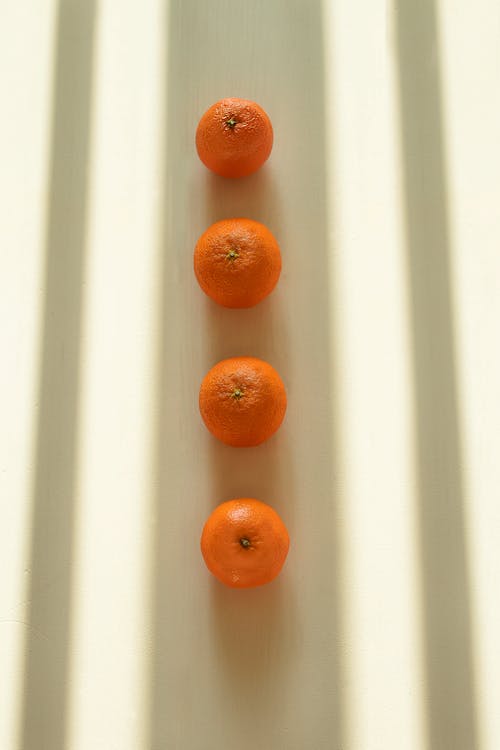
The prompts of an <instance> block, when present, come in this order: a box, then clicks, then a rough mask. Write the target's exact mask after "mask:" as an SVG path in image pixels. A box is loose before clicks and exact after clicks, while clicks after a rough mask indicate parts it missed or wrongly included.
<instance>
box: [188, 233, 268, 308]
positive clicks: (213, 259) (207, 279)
mask: <svg viewBox="0 0 500 750" xmlns="http://www.w3.org/2000/svg"><path fill="white" fill-rule="evenodd" d="M194 272H195V274H196V278H197V279H198V283H199V285H200V286H201V288H202V289H203V291H204V292H205V294H208V296H209V297H211V298H212V299H213V300H215V302H218V303H219V305H224V307H252V306H253V305H256V304H257V303H258V302H260V301H261V300H263V299H264V297H267V295H268V294H270V293H271V292H272V290H273V289H274V287H275V286H276V284H277V283H278V279H279V276H280V273H281V253H280V249H279V245H278V243H277V242H276V239H275V238H274V236H273V235H272V234H271V232H270V231H269V229H267V227H265V226H264V224H260V223H259V222H258V221H252V220H251V219H223V220H222V221H217V222H215V224H212V226H211V227H209V228H208V229H207V230H206V232H204V233H203V234H202V235H201V237H200V239H199V240H198V242H197V243H196V248H195V251H194Z"/></svg>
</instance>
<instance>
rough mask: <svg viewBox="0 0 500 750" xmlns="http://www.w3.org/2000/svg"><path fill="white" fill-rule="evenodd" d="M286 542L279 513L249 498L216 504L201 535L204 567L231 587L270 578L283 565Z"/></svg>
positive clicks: (251, 584)
mask: <svg viewBox="0 0 500 750" xmlns="http://www.w3.org/2000/svg"><path fill="white" fill-rule="evenodd" d="M289 546H290V540H289V537H288V532H287V530H286V527H285V525H284V523H283V521H282V520H281V518H280V517H279V515H278V514H277V513H276V511H275V510H273V508H271V507H270V506H269V505H266V504H265V503H262V502H261V501H260V500H254V499H253V498H239V499H237V500H229V501H228V502H226V503H222V504H221V505H219V506H218V507H217V508H216V509H215V510H214V511H213V513H212V514H211V515H210V516H209V518H208V519H207V522H206V523H205V526H204V528H203V533H202V535H201V551H202V554H203V558H204V560H205V563H206V565H207V568H208V569H209V570H210V572H211V573H213V574H214V576H216V577H217V578H218V579H219V580H220V581H221V582H222V583H225V584H226V585H227V586H231V587H233V588H249V587H251V586H261V585H262V584H264V583H269V581H272V580H273V579H274V578H276V576H277V575H278V573H279V572H280V570H281V568H282V567H283V564H284V562H285V559H286V556H287V554H288V548H289Z"/></svg>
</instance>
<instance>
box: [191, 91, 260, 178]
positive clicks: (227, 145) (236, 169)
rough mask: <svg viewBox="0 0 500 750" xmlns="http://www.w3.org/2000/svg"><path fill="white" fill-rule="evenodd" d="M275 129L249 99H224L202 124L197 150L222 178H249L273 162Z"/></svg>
mask: <svg viewBox="0 0 500 750" xmlns="http://www.w3.org/2000/svg"><path fill="white" fill-rule="evenodd" d="M272 147H273V126H272V125H271V120H270V119H269V117H268V116H267V115H266V113H265V112H264V110H263V109H262V107H259V105H258V104H255V102H251V101H248V99H236V98H231V99H221V100H220V101H218V102H216V103H215V104H213V105H212V106H211V107H210V108H209V109H207V111H206V112H205V114H204V115H203V117H202V118H201V120H200V122H199V123H198V128H197V130H196V148H197V150H198V156H199V157H200V159H201V160H202V162H203V164H205V166H206V167H208V168H209V169H211V170H212V172H215V173H216V174H219V175H222V177H246V175H249V174H252V172H255V171H257V169H259V167H261V166H262V165H263V164H264V162H265V161H266V160H267V159H268V158H269V154H270V153H271V149H272Z"/></svg>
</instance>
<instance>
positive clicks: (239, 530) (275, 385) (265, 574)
mask: <svg viewBox="0 0 500 750" xmlns="http://www.w3.org/2000/svg"><path fill="white" fill-rule="evenodd" d="M272 145H273V128H272V125H271V121H270V119H269V117H268V116H267V114H266V113H265V112H264V110H263V109H262V108H261V107H259V105H258V104H255V103H254V102H250V101H248V100H245V99H235V98H231V99H222V100H221V101H219V102H217V103H216V104H214V105H213V106H212V107H210V109H208V110H207V112H205V114H204V115H203V117H202V118H201V120H200V122H199V124H198V129H197V132H196V147H197V150H198V154H199V156H200V159H201V160H202V162H203V163H204V164H205V165H206V166H207V167H208V168H209V169H211V170H212V171H214V172H216V173H217V174H219V175H221V176H223V177H230V178H235V177H245V176H247V175H249V174H251V173H252V172H255V171H256V170H257V169H259V168H260V167H261V166H262V165H263V164H264V162H265V161H266V160H267V158H268V157H269V155H270V153H271V149H272ZM194 270H195V274H196V278H197V279H198V282H199V284H200V286H201V288H202V289H203V291H204V292H205V293H206V294H207V295H208V296H210V297H211V298H212V299H213V300H214V301H215V302H217V303H218V304H220V305H223V306H224V307H230V308H242V307H252V306H253V305H256V304H257V303H258V302H260V301H261V300H263V299H264V298H265V297H266V296H267V295H268V294H270V292H272V290H273V289H274V287H275V286H276V284H277V282H278V279H279V276H280V273H281V253H280V249H279V246H278V243H277V242H276V239H275V238H274V236H273V235H272V233H271V232H270V231H269V229H267V227H265V226H264V225H263V224H260V223H259V222H257V221H252V220H250V219H243V218H236V219H226V220H223V221H218V222H216V223H215V224H213V225H212V226H211V227H210V228H209V229H207V231H206V232H204V234H203V235H202V236H201V237H200V239H199V240H198V242H197V244H196V248H195V253H194ZM199 404H200V412H201V416H202V418H203V421H204V422H205V424H206V426H207V428H208V429H209V430H210V432H211V433H212V434H213V435H214V436H215V437H216V438H218V439H219V440H221V441H222V442H224V443H226V444H227V445H231V446H234V447H238V448H243V447H250V446H256V445H259V444H260V443H263V442H264V441H265V440H267V438H269V437H271V435H273V434H274V433H275V432H276V430H277V429H278V428H279V426H280V425H281V423H282V421H283V419H284V416H285V411H286V406H287V398H286V391H285V386H284V385H283V382H282V380H281V378H280V376H279V375H278V373H277V372H276V370H275V369H274V368H273V367H272V366H271V365H270V364H268V363H267V362H264V361H263V360H261V359H257V358H255V357H233V358H231V359H225V360H223V361H222V362H219V363H218V364H216V365H215V367H213V368H212V369H211V370H210V371H209V372H208V373H207V375H206V376H205V378H204V379H203V382H202V384H201V388H200V397H199ZM288 548H289V537H288V532H287V530H286V527H285V525H284V523H283V521H282V520H281V518H280V517H279V515H278V514H277V513H276V511H275V510H273V508H271V507H270V506H269V505H267V504H266V503H263V502H261V501H260V500H256V499H254V498H239V499H236V500H229V501H228V502H225V503H222V504H221V505H219V506H218V507H217V508H216V509H215V510H214V511H213V513H212V514H211V515H210V517H209V518H208V520H207V522H206V523H205V526H204V529H203V533H202V537H201V550H202V554H203V557H204V560H205V562H206V564H207V567H208V568H209V570H210V571H211V572H212V573H213V574H214V575H215V576H216V577H217V578H218V579H219V580H220V581H222V582H223V583H225V584H227V585H228V586H233V587H236V588H246V587H250V586H259V585H261V584H263V583H268V582H269V581H271V580H273V578H275V577H276V576H277V575H278V573H279V572H280V570H281V568H282V566H283V563H284V562H285V559H286V556H287V554H288Z"/></svg>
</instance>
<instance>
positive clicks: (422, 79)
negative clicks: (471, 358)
mask: <svg viewBox="0 0 500 750" xmlns="http://www.w3.org/2000/svg"><path fill="white" fill-rule="evenodd" d="M395 13H396V32H397V53H398V68H399V94H400V107H401V127H402V148H403V169H404V190H405V205H406V232H407V268H408V286H409V293H410V321H411V334H412V338H413V368H414V384H415V385H414V387H415V401H416V409H415V411H416V420H417V467H418V492H419V501H418V519H419V544H420V555H421V564H422V579H421V580H422V599H423V601H422V611H423V638H424V655H425V673H426V682H427V697H426V699H427V711H428V717H427V718H428V743H429V748H432V749H433V750H441V749H443V750H444V749H445V748H453V750H475V748H477V747H478V744H477V729H476V717H475V708H474V700H475V698H474V681H473V665H472V646H471V625H470V596H469V576H468V570H467V550H466V543H465V528H464V524H465V520H464V491H463V480H462V450H461V440H460V432H459V422H458V404H457V385H456V374H455V371H456V361H455V360H456V357H455V343H454V330H453V306H452V301H453V300H452V288H451V281H450V253H451V246H450V245H451V243H450V233H449V217H448V195H447V184H446V159H445V148H444V142H443V121H442V104H441V91H440V50H439V40H438V29H437V18H436V8H435V3H434V2H433V0H418V2H415V1H414V0H396V3H395Z"/></svg>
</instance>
